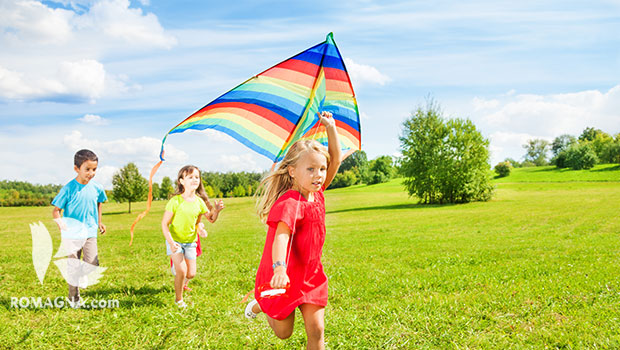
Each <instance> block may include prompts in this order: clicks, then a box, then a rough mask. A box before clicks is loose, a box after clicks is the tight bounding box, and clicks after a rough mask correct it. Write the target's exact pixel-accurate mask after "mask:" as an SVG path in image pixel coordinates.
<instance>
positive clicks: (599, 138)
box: [591, 131, 614, 163]
mask: <svg viewBox="0 0 620 350" xmlns="http://www.w3.org/2000/svg"><path fill="white" fill-rule="evenodd" d="M613 144H614V138H613V137H611V135H609V134H608V133H606V132H602V131H601V132H599V133H597V134H596V136H594V140H592V141H591V145H592V149H593V150H594V153H596V156H597V157H598V159H599V160H600V161H601V163H613V160H612V159H610V157H609V155H610V154H609V153H608V150H609V148H613ZM612 158H613V157H612Z"/></svg>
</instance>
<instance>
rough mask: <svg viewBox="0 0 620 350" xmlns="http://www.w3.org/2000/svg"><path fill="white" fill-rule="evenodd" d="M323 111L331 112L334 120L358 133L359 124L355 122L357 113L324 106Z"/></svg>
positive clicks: (346, 109)
mask: <svg viewBox="0 0 620 350" xmlns="http://www.w3.org/2000/svg"><path fill="white" fill-rule="evenodd" d="M323 110H324V111H326V112H331V113H332V114H333V115H334V116H335V118H336V119H338V120H340V121H341V122H343V123H345V124H347V125H348V126H350V127H351V128H353V129H355V130H358V131H359V125H360V123H359V121H358V120H357V113H355V112H354V111H352V110H350V109H348V108H342V107H338V106H325V107H324V108H323Z"/></svg>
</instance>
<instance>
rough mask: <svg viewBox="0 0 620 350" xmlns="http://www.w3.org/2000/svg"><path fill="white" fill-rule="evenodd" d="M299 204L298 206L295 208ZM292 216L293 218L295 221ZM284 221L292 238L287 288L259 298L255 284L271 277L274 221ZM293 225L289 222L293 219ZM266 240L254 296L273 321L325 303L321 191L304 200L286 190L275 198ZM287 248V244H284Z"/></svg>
mask: <svg viewBox="0 0 620 350" xmlns="http://www.w3.org/2000/svg"><path fill="white" fill-rule="evenodd" d="M298 205H299V209H298ZM295 218H296V219H297V220H295ZM280 221H282V222H284V223H285V224H286V225H287V226H288V227H289V228H290V229H291V230H293V226H294V227H295V230H294V231H293V232H292V235H291V238H290V239H292V240H293V243H292V247H291V251H290V253H289V255H290V257H289V261H288V267H287V269H286V273H287V275H288V277H289V279H290V288H289V289H288V291H287V292H286V294H284V295H281V296H278V297H273V298H271V299H267V298H265V299H260V298H259V292H258V287H259V286H261V285H262V284H264V283H269V282H270V281H271V278H272V277H273V269H272V267H271V266H272V264H273V260H272V256H271V248H272V247H273V239H274V236H275V232H276V227H277V226H278V223H279V222H280ZM294 221H296V222H295V224H293V222H294ZM267 225H269V230H268V231H267V239H266V241H265V248H264V249H263V257H262V258H261V261H260V266H259V267H258V272H257V273H256V284H255V287H256V288H255V289H254V297H255V298H256V300H258V304H259V305H260V308H261V310H262V311H263V312H264V313H266V314H267V315H269V317H271V318H274V319H276V320H283V319H285V318H286V317H287V316H288V315H290V313H291V312H293V311H294V310H295V308H296V307H297V306H299V305H301V304H315V305H319V306H326V305H327V276H326V275H325V272H324V271H323V265H322V264H321V255H322V253H323V243H324V242H325V196H324V195H323V190H321V191H319V192H315V193H314V201H313V202H308V200H306V199H305V198H304V197H303V196H301V195H300V194H299V192H297V191H295V190H289V191H288V192H286V193H284V194H283V195H282V196H281V197H280V198H278V199H277V200H276V202H275V203H274V204H273V207H271V210H270V211H269V216H268V217H267ZM287 248H288V247H287Z"/></svg>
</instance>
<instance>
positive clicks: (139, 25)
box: [76, 0, 177, 49]
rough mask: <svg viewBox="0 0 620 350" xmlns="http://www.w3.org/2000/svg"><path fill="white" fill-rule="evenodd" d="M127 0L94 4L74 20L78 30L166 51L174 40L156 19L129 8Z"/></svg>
mask: <svg viewBox="0 0 620 350" xmlns="http://www.w3.org/2000/svg"><path fill="white" fill-rule="evenodd" d="M129 5H130V4H129V1H128V0H102V1H99V2H96V3H94V4H93V6H92V7H91V8H90V10H89V11H88V13H86V14H84V15H82V16H79V17H78V18H76V24H77V26H78V27H79V28H81V29H91V28H92V29H95V30H96V31H97V32H100V33H104V34H106V35H107V36H109V37H111V38H114V39H121V40H124V41H125V42H127V43H130V44H136V45H140V46H145V45H150V46H154V47H162V48H166V49H169V48H171V47H173V46H174V45H176V43H177V40H176V38H175V37H173V36H172V35H170V34H167V33H166V32H165V31H164V28H163V27H162V26H161V25H160V24H159V20H158V19H157V16H155V15H154V14H152V13H146V14H144V13H143V12H142V9H140V8H130V7H129Z"/></svg>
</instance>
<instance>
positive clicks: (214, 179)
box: [107, 151, 397, 212]
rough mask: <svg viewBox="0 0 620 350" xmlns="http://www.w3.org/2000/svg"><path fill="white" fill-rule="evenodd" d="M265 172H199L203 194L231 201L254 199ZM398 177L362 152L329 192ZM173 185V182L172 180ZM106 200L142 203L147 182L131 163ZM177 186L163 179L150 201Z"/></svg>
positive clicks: (388, 162)
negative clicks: (236, 198) (334, 189)
mask: <svg viewBox="0 0 620 350" xmlns="http://www.w3.org/2000/svg"><path fill="white" fill-rule="evenodd" d="M265 174H266V173H265V172H263V173H257V172H247V171H242V172H226V173H224V172H212V171H203V172H201V178H202V184H203V186H204V188H205V192H206V193H207V195H208V196H209V197H211V198H232V197H246V196H253V195H254V194H255V193H256V190H257V188H258V185H259V183H260V181H261V179H262V178H263V176H265ZM396 174H397V171H396V168H395V165H394V161H393V159H392V157H390V156H380V157H378V158H376V159H373V160H370V161H368V159H367V156H366V153H365V152H364V151H356V152H355V153H353V154H352V155H351V156H349V157H348V158H347V159H345V160H344V162H343V163H342V165H341V166H340V169H339V170H338V173H337V174H336V177H335V178H334V180H333V181H332V184H331V185H330V187H329V188H338V187H347V186H352V185H357V184H362V183H365V184H369V185H372V184H376V183H381V182H386V181H388V180H389V179H391V178H392V177H394V176H395V175H396ZM175 182H176V180H175ZM112 187H113V189H112V190H111V191H107V193H108V197H109V198H110V199H112V200H114V201H116V202H128V204H129V207H128V210H129V212H131V203H134V202H139V201H144V200H146V199H147V195H148V181H147V180H146V179H145V178H144V177H143V176H142V175H140V172H139V171H138V167H137V166H136V165H135V164H134V163H128V164H127V165H125V166H124V167H123V168H121V169H120V170H119V171H117V172H116V173H115V174H114V176H113V177H112ZM175 187H176V184H175V183H174V182H173V181H172V180H171V179H170V178H169V177H167V176H166V177H164V178H163V179H162V181H161V183H153V188H152V196H153V200H167V199H169V198H170V197H171V196H172V194H173V193H174V192H175Z"/></svg>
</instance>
